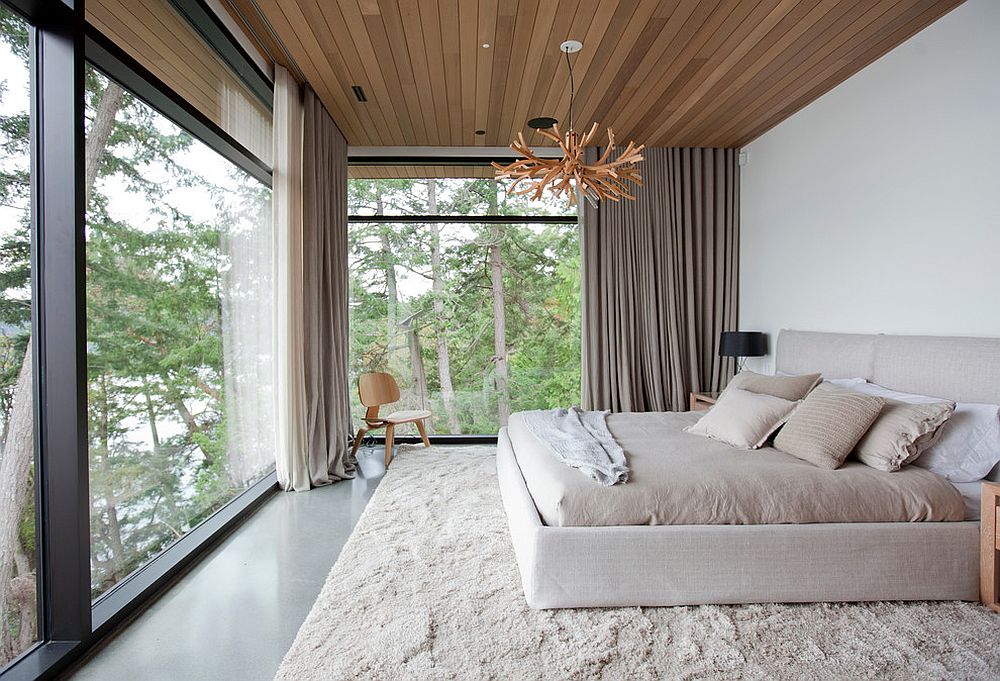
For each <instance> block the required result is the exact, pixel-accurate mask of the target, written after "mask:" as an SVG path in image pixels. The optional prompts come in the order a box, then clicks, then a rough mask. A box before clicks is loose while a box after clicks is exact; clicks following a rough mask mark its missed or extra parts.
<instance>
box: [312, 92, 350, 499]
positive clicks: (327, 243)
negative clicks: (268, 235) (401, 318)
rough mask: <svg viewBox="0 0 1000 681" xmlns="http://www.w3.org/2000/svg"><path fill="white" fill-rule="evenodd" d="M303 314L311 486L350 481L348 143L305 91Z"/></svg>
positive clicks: (324, 110) (318, 102) (330, 119)
mask: <svg viewBox="0 0 1000 681" xmlns="http://www.w3.org/2000/svg"><path fill="white" fill-rule="evenodd" d="M304 139H305V145H304V155H303V160H302V178H303V192H302V193H303V243H304V244H305V251H304V260H303V280H304V288H303V300H302V303H303V312H304V320H305V389H306V409H307V413H306V438H307V440H306V442H307V452H308V460H309V470H310V476H311V480H312V483H313V484H314V485H317V484H327V483H330V482H336V481H337V480H343V479H344V478H348V477H351V473H352V472H353V470H354V465H353V462H352V461H350V456H349V452H348V450H347V438H348V431H349V430H350V423H351V420H350V419H351V415H350V400H349V397H348V393H347V390H348V377H347V362H348V347H347V339H348V338H349V337H350V336H349V332H348V328H347V324H348V320H347V298H348V276H347V140H346V139H345V138H344V135H343V134H342V133H341V132H340V129H339V128H337V125H336V123H334V121H333V119H332V118H331V117H330V114H329V113H327V111H326V109H324V108H323V105H322V104H321V103H320V101H319V98H318V97H317V96H316V93H315V92H313V90H312V88H310V87H308V86H306V93H305V126H304Z"/></svg>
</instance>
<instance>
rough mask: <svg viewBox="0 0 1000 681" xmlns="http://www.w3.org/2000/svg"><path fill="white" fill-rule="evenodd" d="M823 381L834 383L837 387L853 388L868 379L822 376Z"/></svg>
mask: <svg viewBox="0 0 1000 681" xmlns="http://www.w3.org/2000/svg"><path fill="white" fill-rule="evenodd" d="M823 382H824V383H829V384H831V385H835V386H837V387H838V388H854V387H856V386H859V385H862V384H864V383H867V382H868V381H866V380H865V379H863V378H824V379H823ZM862 392H863V391H862Z"/></svg>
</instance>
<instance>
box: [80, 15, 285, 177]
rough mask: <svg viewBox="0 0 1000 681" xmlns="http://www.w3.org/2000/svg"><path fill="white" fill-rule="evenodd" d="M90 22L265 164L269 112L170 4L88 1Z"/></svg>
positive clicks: (268, 157) (268, 161)
mask: <svg viewBox="0 0 1000 681" xmlns="http://www.w3.org/2000/svg"><path fill="white" fill-rule="evenodd" d="M86 8H87V22H88V23H90V24H92V25H93V26H95V27H96V28H97V29H98V30H100V31H101V33H103V34H104V35H106V36H107V37H108V38H110V39H111V41H112V42H113V43H115V44H116V45H118V46H119V47H121V48H122V49H123V50H125V51H126V52H127V53H128V54H129V56H131V57H132V58H133V59H135V60H136V61H138V62H139V63H140V64H142V65H143V66H145V67H146V68H147V69H149V71H150V72H151V73H152V74H153V75H155V76H156V77H157V78H159V79H160V80H162V81H163V82H164V83H166V85H167V87H169V88H170V89H171V90H173V91H174V92H176V93H177V94H179V95H180V96H181V97H183V98H184V100H185V101H186V102H188V104H190V105H191V106H193V107H195V108H196V109H198V110H199V111H201V113H203V114H204V115H205V116H207V117H208V118H209V119H210V120H211V121H212V122H213V123H215V124H216V125H218V126H219V127H220V128H222V129H223V130H225V131H226V132H228V133H229V134H230V135H232V136H233V137H234V138H235V139H236V140H237V141H238V142H240V143H241V144H242V145H243V146H244V147H246V148H247V149H249V150H250V151H251V152H253V153H254V154H255V155H256V156H257V157H258V158H259V159H261V160H262V161H264V163H266V164H268V165H270V164H271V112H270V111H269V110H268V109H267V107H266V106H264V105H263V104H262V103H261V101H260V100H259V99H258V98H257V97H256V96H255V95H254V94H253V93H252V92H250V90H249V89H248V88H247V86H246V85H245V84H244V83H243V81H242V80H240V79H239V78H238V77H237V76H236V75H235V74H234V73H233V72H232V70H231V69H230V68H229V66H228V65H227V64H226V63H225V62H224V61H222V59H220V58H219V56H218V55H217V54H216V52H215V50H214V49H212V47H210V46H209V45H208V43H206V42H205V40H204V39H203V38H202V37H201V35H199V34H198V32H197V31H195V30H194V29H193V28H192V27H191V24H190V23H188V21H187V19H185V18H184V17H182V16H181V15H180V14H179V13H178V12H177V10H176V9H174V7H173V6H172V5H171V2H170V0H142V2H136V1H135V0H88V1H87V3H86Z"/></svg>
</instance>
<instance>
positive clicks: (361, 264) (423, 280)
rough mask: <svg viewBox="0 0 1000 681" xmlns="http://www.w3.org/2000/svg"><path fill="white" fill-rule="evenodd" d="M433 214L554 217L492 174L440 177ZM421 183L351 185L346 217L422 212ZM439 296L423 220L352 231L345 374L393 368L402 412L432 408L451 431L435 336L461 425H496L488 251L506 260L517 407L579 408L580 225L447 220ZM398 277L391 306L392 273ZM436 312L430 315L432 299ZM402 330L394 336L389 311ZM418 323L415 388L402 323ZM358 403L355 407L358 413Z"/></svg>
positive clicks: (473, 429) (473, 428) (469, 428)
mask: <svg viewBox="0 0 1000 681" xmlns="http://www.w3.org/2000/svg"><path fill="white" fill-rule="evenodd" d="M435 189H436V197H437V213H438V214H449V215H484V214H490V213H492V214H499V215H539V214H541V215H558V214H562V213H563V211H564V210H565V208H564V207H563V206H562V205H559V204H546V203H533V202H529V201H527V200H525V199H524V198H523V197H511V198H508V197H507V196H506V195H505V191H504V188H503V187H502V186H500V185H498V183H496V182H495V181H493V180H485V179H481V180H473V179H469V180H458V179H452V180H436V181H435ZM427 196H428V187H427V181H426V180H351V181H350V183H349V191H348V204H349V212H350V213H352V214H375V213H382V214H385V215H410V214H421V213H423V214H426V213H428V212H429V208H428V203H427ZM440 240H441V250H442V253H441V256H442V263H441V265H442V266H441V278H442V282H441V283H442V289H443V290H442V291H441V292H440V293H435V292H434V291H433V289H432V279H433V272H432V268H431V263H430V254H431V250H432V242H433V233H432V228H431V226H429V225H424V224H420V225H413V224H391V223H390V224H386V223H376V222H372V223H354V224H352V225H351V226H350V233H349V249H350V287H351V308H350V310H351V315H350V329H351V338H350V344H351V366H350V371H351V378H352V380H355V379H356V376H357V375H358V374H359V373H362V372H366V371H390V372H391V373H393V374H394V375H395V377H396V379H397V381H398V382H399V383H400V387H401V393H402V397H401V405H400V407H401V408H419V407H426V408H429V409H431V410H432V411H434V413H435V419H434V421H433V424H432V425H433V428H434V429H435V430H436V431H438V432H446V431H447V430H448V429H449V425H448V421H447V419H446V418H445V416H446V409H445V404H444V402H443V396H442V391H441V378H442V377H441V371H440V368H439V356H438V339H439V338H443V339H444V340H445V342H446V343H447V346H448V352H449V356H450V372H449V373H450V376H451V379H452V383H453V385H454V389H455V407H454V408H455V410H456V412H457V417H458V423H459V429H460V432H463V433H494V432H496V431H497V428H498V427H499V425H500V423H499V417H498V400H499V399H501V396H500V394H499V393H498V391H497V385H496V376H495V362H494V359H495V358H494V355H495V352H494V342H493V340H494V315H493V307H492V297H491V296H492V285H491V269H490V260H489V249H490V247H491V245H498V246H499V248H500V252H501V257H502V261H503V282H504V292H505V297H504V317H505V322H506V339H507V345H508V354H509V364H510V391H509V392H510V397H511V407H512V409H513V410H518V409H537V408H546V407H554V406H565V405H569V404H575V403H577V402H578V401H579V399H580V269H579V236H578V231H577V227H576V225H556V224H553V225H525V224H513V223H512V224H509V225H476V224H468V225H462V224H457V225H456V224H442V225H441V226H440ZM390 276H392V277H394V278H395V279H396V280H397V289H398V291H397V299H396V301H395V305H394V304H393V301H392V300H391V296H390V292H389V288H390V287H389V278H390ZM435 301H438V302H439V303H441V304H442V308H443V313H442V314H440V315H439V314H437V313H435V311H434V302H435ZM391 308H394V318H395V320H396V324H397V327H398V328H396V329H395V331H394V332H393V333H392V338H391V340H390V329H389V315H390V309H391ZM411 317H412V318H413V320H414V322H413V323H414V327H415V329H416V334H417V338H418V340H419V345H420V349H421V354H420V358H421V362H422V363H423V366H424V371H425V374H426V378H427V394H426V396H422V395H420V394H418V391H417V386H416V384H415V373H416V372H415V371H414V366H413V364H414V361H413V359H412V357H411V354H410V351H409V350H408V347H407V341H406V331H405V329H404V328H403V327H402V322H404V321H405V320H407V319H409V318H411ZM362 412H363V408H362V407H361V406H360V404H359V403H358V402H357V398H356V397H355V403H354V406H353V414H354V415H355V416H357V415H359V414H361V413H362Z"/></svg>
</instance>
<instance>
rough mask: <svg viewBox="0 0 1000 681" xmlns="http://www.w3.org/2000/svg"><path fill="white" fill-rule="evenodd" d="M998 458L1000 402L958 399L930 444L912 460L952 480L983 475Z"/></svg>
mask: <svg viewBox="0 0 1000 681" xmlns="http://www.w3.org/2000/svg"><path fill="white" fill-rule="evenodd" d="M998 461H1000V406H998V405H995V404H974V403H970V402H959V403H958V404H957V405H955V413H954V414H952V415H951V418H950V419H948V421H947V422H946V423H945V424H944V425H943V426H941V435H940V437H939V438H938V441H937V442H936V443H934V445H933V446H931V447H929V448H927V450H926V451H924V453H923V454H921V455H920V456H919V457H917V460H916V461H914V462H913V465H914V466H920V467H921V468H926V469H927V470H929V471H933V472H934V473H937V474H938V475H942V476H944V477H946V478H948V480H950V481H951V482H975V481H977V480H982V479H983V478H985V477H986V476H987V475H988V474H989V472H990V471H991V470H993V467H994V466H996V465H997V462H998Z"/></svg>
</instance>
